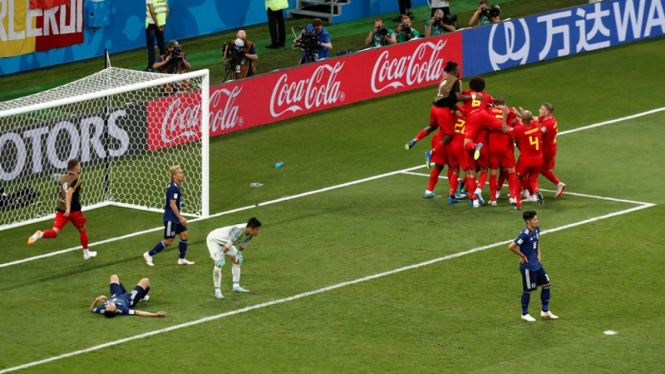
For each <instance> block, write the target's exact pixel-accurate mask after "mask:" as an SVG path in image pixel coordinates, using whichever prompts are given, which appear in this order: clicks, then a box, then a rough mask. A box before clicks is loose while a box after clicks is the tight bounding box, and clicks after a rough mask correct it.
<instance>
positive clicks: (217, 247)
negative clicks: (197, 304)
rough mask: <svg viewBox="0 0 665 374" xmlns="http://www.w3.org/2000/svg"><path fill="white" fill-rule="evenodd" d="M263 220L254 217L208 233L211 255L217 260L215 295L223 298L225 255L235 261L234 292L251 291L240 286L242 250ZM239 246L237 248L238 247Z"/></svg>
mask: <svg viewBox="0 0 665 374" xmlns="http://www.w3.org/2000/svg"><path fill="white" fill-rule="evenodd" d="M260 228H261V222H259V220H258V219H256V218H254V217H252V218H250V219H249V221H247V223H241V224H238V225H233V226H227V227H222V228H221V229H216V230H213V231H211V232H210V234H208V237H207V238H206V244H207V245H208V251H209V252H210V257H211V258H212V260H213V261H215V268H214V270H213V272H212V280H213V283H214V285H215V297H216V298H218V299H220V300H222V299H224V295H222V290H221V289H220V287H221V285H222V267H223V266H224V259H225V255H226V256H229V259H231V260H232V261H233V265H232V266H231V274H233V292H243V293H244V292H249V290H246V289H244V288H242V287H240V265H241V264H242V262H243V259H242V251H243V250H244V249H245V248H247V245H248V244H249V242H250V241H251V240H252V239H253V238H254V237H255V236H257V235H259V229H260ZM236 246H237V248H236Z"/></svg>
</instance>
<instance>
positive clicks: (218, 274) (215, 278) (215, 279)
mask: <svg viewBox="0 0 665 374" xmlns="http://www.w3.org/2000/svg"><path fill="white" fill-rule="evenodd" d="M212 283H213V284H214V285H215V289H217V290H219V288H220V287H221V286H222V269H221V268H218V267H217V266H215V267H214V268H213V270H212Z"/></svg>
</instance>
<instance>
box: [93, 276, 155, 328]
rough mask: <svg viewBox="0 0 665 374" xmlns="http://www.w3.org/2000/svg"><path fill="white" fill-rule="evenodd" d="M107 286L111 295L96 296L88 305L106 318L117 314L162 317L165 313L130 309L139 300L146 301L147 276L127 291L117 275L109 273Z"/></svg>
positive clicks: (147, 290) (148, 283) (148, 287)
mask: <svg viewBox="0 0 665 374" xmlns="http://www.w3.org/2000/svg"><path fill="white" fill-rule="evenodd" d="M109 288H110V290H111V297H110V298H107V297H106V296H104V295H100V296H99V297H97V298H96V299H95V301H93V302H92V304H91V305H90V312H92V313H99V314H103V315H104V317H107V318H113V317H115V316H116V315H118V314H121V315H133V316H141V317H164V316H165V315H166V312H157V313H149V312H142V311H140V310H134V309H132V308H133V307H134V306H135V305H136V304H138V303H139V302H141V301H148V299H149V297H148V292H149V291H150V280H148V278H143V279H141V281H140V282H139V283H138V284H137V285H136V287H134V289H133V290H132V292H127V290H126V289H125V286H123V285H122V283H120V279H118V276H117V275H115V274H113V275H111V281H110V286H109ZM102 301H103V302H104V304H103V305H102V306H100V307H97V303H99V302H102Z"/></svg>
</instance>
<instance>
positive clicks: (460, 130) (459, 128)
mask: <svg viewBox="0 0 665 374" xmlns="http://www.w3.org/2000/svg"><path fill="white" fill-rule="evenodd" d="M465 124H466V121H465V120H463V119H458V120H457V123H455V133H456V134H464V127H465V126H464V125H465Z"/></svg>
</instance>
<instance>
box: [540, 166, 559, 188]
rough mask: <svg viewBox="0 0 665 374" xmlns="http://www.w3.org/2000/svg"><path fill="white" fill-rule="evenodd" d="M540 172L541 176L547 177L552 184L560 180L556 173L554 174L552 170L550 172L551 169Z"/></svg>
mask: <svg viewBox="0 0 665 374" xmlns="http://www.w3.org/2000/svg"><path fill="white" fill-rule="evenodd" d="M540 174H542V175H543V177H545V178H547V180H549V181H550V182H552V183H554V185H557V184H559V183H560V182H561V181H560V180H559V178H557V177H556V175H554V172H552V170H545V171H543V172H542V173H540Z"/></svg>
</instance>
